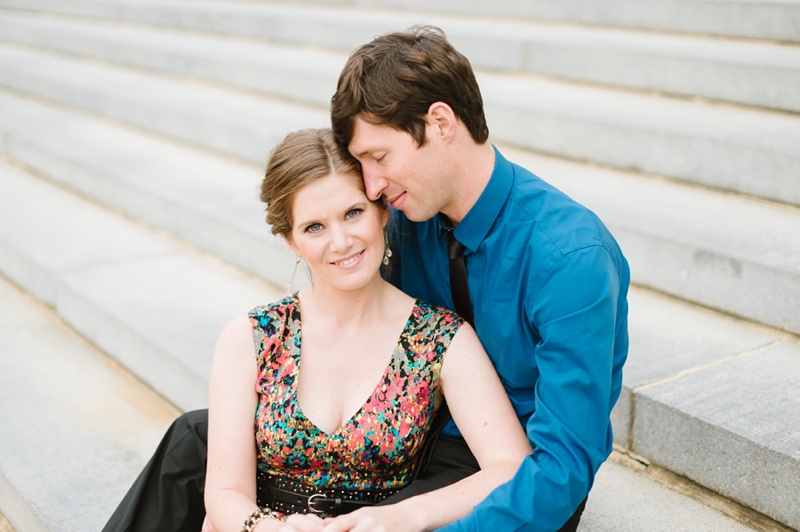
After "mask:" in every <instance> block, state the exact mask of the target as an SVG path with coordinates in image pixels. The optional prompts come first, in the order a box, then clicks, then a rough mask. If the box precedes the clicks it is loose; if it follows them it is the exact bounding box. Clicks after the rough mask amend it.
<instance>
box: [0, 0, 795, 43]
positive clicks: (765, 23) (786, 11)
mask: <svg viewBox="0 0 800 532" xmlns="http://www.w3.org/2000/svg"><path fill="white" fill-rule="evenodd" d="M39 1H41V0H39ZM51 1H52V0H51ZM262 1H265V0H262ZM266 1H267V2H268V1H270V0H266ZM302 1H304V2H305V3H309V4H317V3H320V0H302ZM22 2H23V0H15V3H17V4H20V3H22ZM322 2H324V3H325V4H329V5H343V4H344V5H350V4H355V5H358V6H371V7H383V8H386V7H389V8H397V9H418V10H429V11H444V12H457V13H468V14H471V15H478V16H487V15H488V16H493V17H497V16H506V17H514V18H520V17H530V18H535V19H545V20H554V21H568V22H576V23H581V24H592V25H601V26H616V27H620V26H622V27H633V28H641V29H655V30H667V31H677V32H687V33H701V34H708V35H721V36H733V37H748V38H754V39H768V40H778V41H789V42H798V41H800V32H798V28H800V6H798V4H797V2H795V1H793V0H789V1H781V0H777V1H775V0H769V1H758V0H723V1H710V2H709V1H706V0H684V1H681V2H674V1H670V0H647V1H642V0H612V1H609V2H603V3H602V4H601V3H597V2H591V1H586V0H567V1H564V0H545V1H538V2H521V1H519V0H501V1H496V2H491V3H488V2H483V1H481V0H469V1H466V2H458V3H453V2H450V1H448V0H432V1H431V0H356V1H355V2H353V1H352V0H322Z"/></svg>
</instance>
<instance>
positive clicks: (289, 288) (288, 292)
mask: <svg viewBox="0 0 800 532" xmlns="http://www.w3.org/2000/svg"><path fill="white" fill-rule="evenodd" d="M299 265H300V257H297V260H295V261H294V270H292V278H291V279H289V284H287V285H286V295H287V296H290V295H292V289H293V288H294V277H295V275H297V267H298V266H299Z"/></svg>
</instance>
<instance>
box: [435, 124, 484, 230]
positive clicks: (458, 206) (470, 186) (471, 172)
mask: <svg viewBox="0 0 800 532" xmlns="http://www.w3.org/2000/svg"><path fill="white" fill-rule="evenodd" d="M469 140H470V142H467V143H465V145H464V146H463V147H462V148H461V149H459V150H458V151H457V153H456V158H455V161H456V162H455V172H454V180H453V183H454V184H455V186H456V187H457V188H456V189H455V190H454V191H453V194H452V197H453V200H452V201H451V202H450V203H449V204H448V205H446V206H445V207H444V208H442V214H444V215H445V216H447V218H449V219H450V222H451V223H452V224H453V226H454V227H455V226H456V225H458V224H459V223H460V222H461V220H463V219H464V217H465V216H466V215H467V213H468V212H469V211H470V209H472V207H473V206H474V205H475V204H476V203H477V202H478V198H480V197H481V194H482V193H483V191H484V189H485V188H486V185H487V184H488V183H489V180H490V179H491V177H492V172H493V171H494V162H495V151H494V147H493V146H492V145H491V143H489V141H486V142H484V143H483V144H475V143H474V142H472V139H471V138H470V139H469Z"/></svg>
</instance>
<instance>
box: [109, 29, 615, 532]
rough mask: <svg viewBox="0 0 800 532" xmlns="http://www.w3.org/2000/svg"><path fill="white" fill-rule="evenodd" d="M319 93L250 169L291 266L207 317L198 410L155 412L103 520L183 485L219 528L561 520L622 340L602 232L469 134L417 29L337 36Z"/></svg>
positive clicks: (573, 519)
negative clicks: (292, 270)
mask: <svg viewBox="0 0 800 532" xmlns="http://www.w3.org/2000/svg"><path fill="white" fill-rule="evenodd" d="M331 115H332V125H333V132H332V133H331V132H328V131H326V130H322V131H304V132H299V133H295V134H292V135H289V136H288V137H287V138H286V140H284V142H283V143H281V145H279V146H278V147H277V148H276V149H275V150H274V151H273V154H272V156H271V158H270V162H269V164H268V168H267V172H266V177H265V180H264V184H263V187H262V199H263V200H264V201H265V202H266V203H267V211H268V222H269V223H270V224H271V225H272V230H273V232H275V233H276V234H280V235H282V236H283V237H284V239H285V240H286V242H287V243H288V244H289V246H290V247H291V249H292V250H293V251H294V253H295V254H296V255H297V256H298V257H303V258H304V259H305V260H306V262H307V264H308V266H309V269H310V271H311V273H312V279H313V281H312V285H311V287H309V288H307V289H304V290H302V291H300V292H299V293H298V294H295V295H291V296H289V297H287V298H285V299H283V300H281V301H279V302H276V303H273V304H270V305H267V306H265V307H259V308H257V309H255V310H253V311H251V312H250V314H249V316H247V317H244V316H243V317H241V318H238V319H235V320H234V321H232V322H231V323H230V324H228V325H227V326H226V327H225V329H224V330H223V332H222V334H221V336H220V339H219V342H218V345H217V349H216V351H215V355H214V362H213V366H212V376H211V389H210V397H209V400H210V408H209V413H208V425H206V416H205V413H204V412H192V413H189V414H186V415H184V416H182V417H181V418H179V419H178V420H177V421H176V423H175V424H174V425H173V427H171V428H170V431H169V432H168V433H167V435H166V436H165V438H164V440H163V441H162V444H161V446H160V447H159V449H158V451H157V452H156V455H155V456H154V457H153V459H152V460H151V462H150V463H149V464H148V466H147V467H146V468H145V470H144V471H143V472H142V475H141V476H140V477H139V479H138V480H137V482H136V484H134V486H133V487H132V488H131V491H130V492H129V493H128V495H127V496H126V498H125V499H124V500H123V502H122V503H121V505H120V507H119V508H118V509H117V512H116V513H115V514H114V516H112V519H111V521H110V522H109V524H108V525H107V526H106V528H105V530H109V531H110V530H126V531H134V530H198V529H200V526H201V523H202V521H203V514H204V511H205V508H207V510H208V514H209V517H210V523H209V522H206V523H205V525H204V528H205V529H206V530H209V529H211V528H212V526H213V528H215V529H216V530H218V532H226V531H228V530H245V531H254V530H258V531H268V530H276V531H277V530H280V531H283V532H290V531H316V530H321V529H322V528H323V526H324V528H325V530H326V531H332V532H336V531H339V530H342V531H344V530H391V531H395V530H431V529H434V528H444V529H445V530H449V531H450V530H452V531H457V530H489V529H495V528H496V529H501V530H543V531H544V530H552V531H555V530H575V529H576V528H577V524H578V520H579V519H580V515H581V512H582V510H583V506H584V504H585V501H586V497H587V495H588V492H589V490H590V488H591V486H592V482H593V480H594V475H595V473H596V472H597V470H598V468H599V467H600V465H601V464H602V462H603V461H604V460H605V459H606V458H607V456H608V454H609V453H610V452H611V444H612V434H611V424H610V421H609V415H610V412H611V409H612V407H613V406H614V403H615V402H616V400H617V397H618V395H619V392H620V388H621V377H622V365H623V363H624V361H625V358H626V354H627V347H628V345H627V302H626V293H627V288H628V282H629V272H628V267H627V263H626V261H625V259H624V257H623V256H622V253H621V252H620V250H619V247H618V246H617V244H616V242H615V241H614V239H613V238H612V236H611V235H610V234H609V233H608V231H607V230H606V228H605V227H604V226H603V225H602V223H601V222H600V221H599V220H598V219H597V218H596V217H595V216H594V215H593V214H592V213H591V212H589V211H588V210H586V209H585V208H583V207H581V206H580V205H578V204H576V203H575V202H574V201H572V200H570V199H569V198H568V197H566V196H565V195H564V194H562V193H561V192H559V191H557V190H556V189H554V188H553V187H551V186H549V185H548V184H546V183H544V182H543V181H541V180H540V179H539V178H537V177H536V176H535V175H533V174H531V173H530V172H528V171H527V170H525V169H523V168H521V167H519V166H517V165H515V164H513V163H510V162H509V161H507V160H506V159H505V158H503V156H502V155H501V154H500V153H499V152H498V151H497V150H496V149H495V148H494V147H493V146H492V145H491V144H489V143H488V128H487V126H486V122H485V118H484V113H483V104H482V98H481V95H480V91H479V89H478V85H477V82H476V81H475V77H474V74H473V72H472V69H471V67H470V65H469V62H468V61H467V60H466V58H464V57H463V56H462V55H461V54H459V53H458V52H457V51H456V50H454V49H453V47H452V46H451V45H450V44H449V43H448V42H447V41H446V39H445V38H444V36H443V35H442V34H441V32H439V31H438V30H436V29H433V28H415V29H412V30H411V31H410V32H408V33H394V34H388V35H384V36H381V37H378V38H376V39H375V40H374V41H372V42H371V43H369V44H367V45H365V46H363V47H361V48H360V49H358V50H356V52H354V53H353V55H352V56H351V57H350V59H349V60H348V62H347V64H346V65H345V67H344V70H343V72H342V74H341V77H340V79H339V85H338V88H337V91H336V94H335V95H334V97H333V99H332V109H331ZM334 136H335V137H334ZM353 158H355V160H356V161H357V162H356V161H354V160H353ZM384 200H386V201H388V203H389V204H391V207H392V208H391V209H388V208H387V207H386V205H385V203H384ZM385 234H388V235H389V238H388V242H390V245H391V250H394V253H392V251H391V250H390V247H389V243H387V240H385V238H386V237H385V236H384V235H385ZM389 257H391V260H390V259H389ZM385 263H388V266H387V267H386V268H385V269H384V273H385V274H386V275H387V277H389V278H390V279H391V281H392V284H394V285H395V286H397V287H399V288H400V289H402V292H401V291H400V290H398V289H396V288H394V287H393V286H392V285H390V284H389V283H387V282H385V281H384V280H383V279H382V277H381V275H380V268H381V264H385ZM447 308H449V309H453V310H456V311H458V312H459V314H461V315H462V316H463V319H462V318H461V317H459V316H458V315H456V314H453V313H452V312H450V311H448V310H445V309H447ZM301 309H302V335H301V332H300V328H301V319H300V314H301ZM464 319H466V321H467V322H469V324H465V323H464ZM470 324H471V325H472V326H470ZM473 327H474V331H473ZM400 331H402V332H400ZM476 333H477V336H476ZM398 334H399V340H398ZM301 339H302V361H301V349H300V343H301ZM487 355H488V357H487ZM301 369H302V379H300V378H299V375H300V370H301ZM376 383H378V385H377V386H376V385H375V384H376ZM442 395H444V396H445V397H446V398H447V401H448V405H449V409H450V411H451V412H452V419H449V418H448V417H447V416H446V415H445V412H446V410H444V408H441V409H440V411H439V413H438V414H437V415H436V417H435V419H434V411H435V410H436V409H437V408H439V407H440V405H441V399H442ZM365 399H366V401H365ZM301 405H302V406H301ZM254 413H255V416H254ZM254 420H255V423H254ZM442 422H445V424H444V426H443V428H441V434H440V435H439V436H438V439H436V440H435V441H433V442H432V444H431V445H430V446H429V449H430V455H429V456H424V457H422V458H420V456H419V455H420V452H421V449H422V448H423V438H424V435H425V433H426V431H429V430H431V427H432V425H433V424H434V423H436V424H437V425H438V424H441V423H442ZM437 428H438V427H437ZM206 430H207V431H208V435H207V439H208V450H207V451H206V448H205V444H206ZM254 442H255V445H254ZM426 451H427V449H426ZM206 453H207V457H208V466H207V476H206V470H205V459H206ZM415 464H416V465H417V466H418V467H416V469H415ZM256 469H258V474H257V475H254V471H256ZM256 477H257V478H256ZM401 488H402V489H401ZM437 488H441V489H437ZM204 490H205V493H204ZM203 495H204V496H205V508H204V506H203ZM375 503H378V504H377V505H374V506H373V504H375ZM381 503H382V504H381ZM389 503H395V504H389ZM309 509H310V510H312V513H310V514H297V512H301V511H308V510H309ZM351 510H354V511H352V512H351ZM348 512H349V513H348ZM319 513H321V514H323V515H339V514H343V515H340V516H339V517H335V518H334V519H333V520H330V519H328V520H325V521H323V520H322V519H321V518H320V517H319V515H318V514H319ZM291 514H294V515H291ZM287 515H289V517H288V519H286V521H285V522H282V521H281V520H282V519H283V518H284V517H286V516H287Z"/></svg>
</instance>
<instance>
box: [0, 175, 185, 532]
mask: <svg viewBox="0 0 800 532" xmlns="http://www.w3.org/2000/svg"><path fill="white" fill-rule="evenodd" d="M3 181H5V180H4V179H0V182H3ZM31 203H33V202H28V205H30V204H31ZM0 405H2V408H0V511H2V513H3V514H4V515H5V516H6V517H7V518H8V520H9V521H10V523H11V525H13V527H14V529H16V530H17V532H34V531H36V532H39V531H42V532H45V531H46V532H49V531H51V530H52V531H64V532H85V531H86V530H100V529H101V528H102V527H103V525H104V524H105V522H106V521H107V520H108V518H109V516H110V515H111V513H112V512H113V510H114V508H115V507H116V505H117V504H118V503H119V501H120V500H121V499H122V497H123V495H124V494H125V492H126V491H127V489H128V487H129V486H130V485H131V483H132V482H133V480H134V479H135V478H136V476H137V475H138V474H139V471H141V468H142V467H143V466H144V464H145V463H146V462H147V460H148V459H149V457H150V455H151V454H152V453H153V451H154V450H155V447H156V445H157V443H158V441H159V440H160V438H161V436H162V435H163V433H164V431H165V430H166V428H167V426H168V425H169V423H170V422H171V421H172V420H173V419H174V418H175V417H176V416H177V415H178V411H177V410H176V409H175V407H173V406H172V405H170V404H169V403H167V402H166V401H165V400H164V399H163V398H162V397H160V396H159V395H158V394H156V393H154V392H153V390H151V389H150V388H148V387H147V386H145V385H143V384H142V383H141V382H140V381H138V380H137V379H135V378H133V377H131V375H130V374H128V373H127V372H125V371H124V370H122V369H121V368H120V367H119V365H118V364H117V363H116V362H114V361H113V360H111V359H109V358H108V357H107V356H105V355H104V354H102V353H100V352H99V351H98V350H97V349H96V348H95V347H93V346H92V345H90V344H89V343H87V342H86V340H84V339H83V338H81V337H79V336H78V335H77V334H75V332H73V331H72V330H71V329H69V327H67V326H65V325H64V323H63V322H62V321H61V320H60V319H59V318H58V316H56V315H55V314H54V313H53V311H52V310H50V309H48V308H46V307H44V306H43V305H42V304H41V303H38V302H36V301H34V300H33V299H32V298H31V297H30V296H28V295H26V294H23V293H22V292H20V291H19V290H18V289H17V288H15V287H13V286H12V285H11V284H10V283H9V282H8V281H6V280H5V279H3V278H2V277H0ZM0 529H3V530H6V528H4V527H2V526H0Z"/></svg>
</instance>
